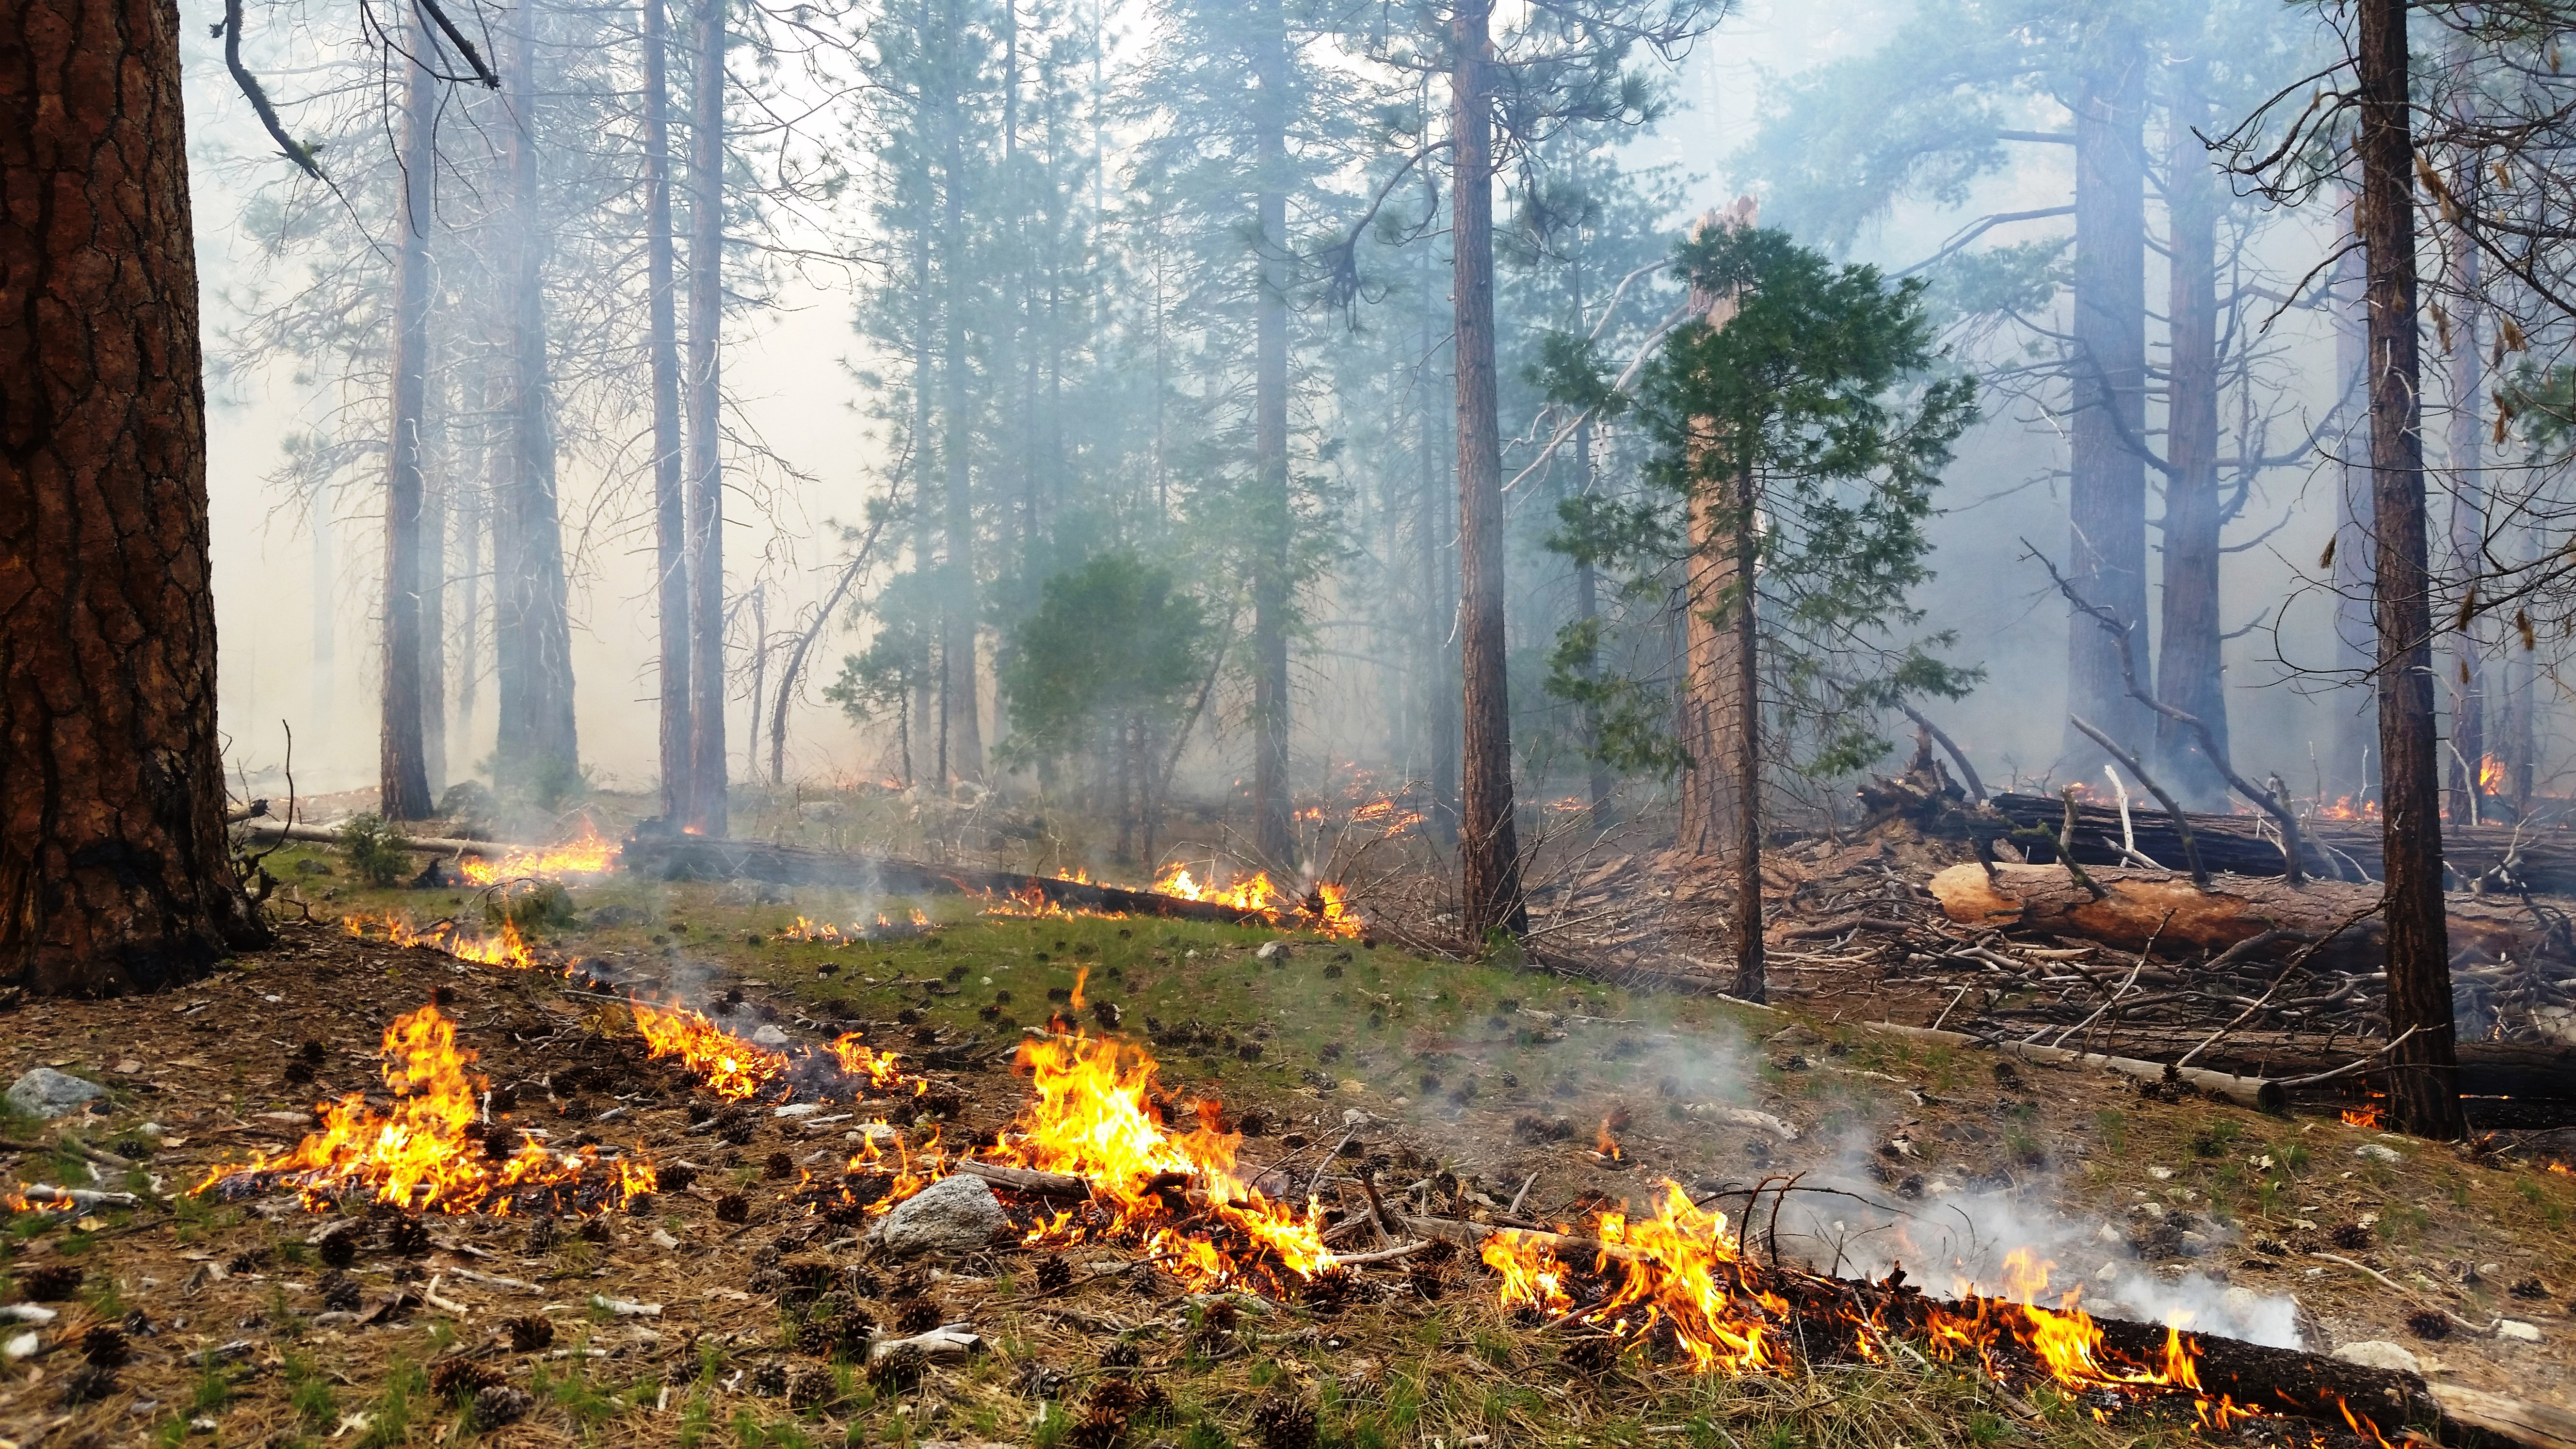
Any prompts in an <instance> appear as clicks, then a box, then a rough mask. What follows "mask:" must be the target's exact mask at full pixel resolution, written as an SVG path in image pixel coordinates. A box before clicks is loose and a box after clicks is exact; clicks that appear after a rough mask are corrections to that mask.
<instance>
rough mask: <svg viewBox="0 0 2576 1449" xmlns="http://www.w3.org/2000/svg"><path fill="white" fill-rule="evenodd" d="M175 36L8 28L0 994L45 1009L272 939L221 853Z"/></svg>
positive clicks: (171, 31) (140, 28) (21, 10)
mask: <svg viewBox="0 0 2576 1449" xmlns="http://www.w3.org/2000/svg"><path fill="white" fill-rule="evenodd" d="M178 27H179V15H178V11H177V8H176V7H175V6H174V5H172V4H170V3H168V0H26V3H24V4H21V5H19V6H17V7H15V8H14V9H13V11H12V14H11V19H10V21H9V23H8V24H6V25H0V545H5V546H0V980H6V981H11V982H14V983H16V984H19V985H22V986H25V987H27V988H29V989H30V990H32V991H35V992H38V993H41V994H84V995H88V994H102V995H104V994H114V993H118V992H122V991H128V990H148V989H152V988H156V987H161V986H167V985H169V984H171V983H173V982H177V981H182V980H185V979H188V978H189V977H192V976H194V975H196V974H197V973H198V972H200V971H201V970H202V969H203V968H204V967H205V966H206V965H207V964H208V963H209V962H212V961H214V960H216V959H218V958H220V957H221V956H222V955H223V954H224V953H225V952H226V951H227V950H229V949H232V948H236V947H247V946H251V945H255V944H258V943H259V942H260V941H261V940H262V939H263V938H264V937H265V934H266V933H265V931H264V929H263V928H262V927H261V926H260V924H259V922H258V921H257V919H256V918H255V917H254V916H253V914H252V913H251V910H250V907H249V905H248V904H247V903H246V902H245V901H244V900H243V898H242V896H241V894H240V892H239V891H238V890H237V889H235V887H234V881H233V874H232V869H231V866H230V864H229V862H228V861H227V860H226V857H225V850H224V830H223V808H224V788H223V761H222V758H221V754H220V748H219V745H218V743H217V738H216V733H215V604H214V593H213V588H212V582H211V579H210V575H209V561H208V558H207V521H206V436H205V395H204V391H203V386H202V383H201V380H200V379H201V376H202V372H201V364H200V357H199V352H198V332H197V272H196V260H195V254H194V251H193V244H194V243H193V236H192V225H191V221H190V217H189V208H188V177H187V156H186V150H185V143H184V136H183V132H182V127H181V119H180V99H179V36H178Z"/></svg>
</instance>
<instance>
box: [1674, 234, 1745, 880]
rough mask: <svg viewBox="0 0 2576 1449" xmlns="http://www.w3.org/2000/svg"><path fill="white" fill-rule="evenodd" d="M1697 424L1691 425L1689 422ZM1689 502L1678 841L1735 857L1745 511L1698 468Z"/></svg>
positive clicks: (1741, 751) (1711, 321) (1727, 310)
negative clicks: (1706, 480) (1685, 760)
mask: <svg viewBox="0 0 2576 1449" xmlns="http://www.w3.org/2000/svg"><path fill="white" fill-rule="evenodd" d="M1753 223H1754V211H1753V205H1752V202H1751V201H1750V200H1749V199H1739V200H1737V201H1736V203H1735V204H1734V205H1733V206H1731V207H1729V208H1728V209H1727V210H1726V211H1724V212H1716V211H1711V212H1708V213H1707V214H1705V215H1703V216H1702V217H1701V218H1700V219H1699V226H1698V231H1699V232H1700V233H1701V234H1702V235H1705V234H1706V233H1708V232H1710V231H1713V230H1717V229H1720V228H1724V229H1730V230H1731V229H1736V228H1741V227H1748V226H1751V225H1753ZM1735 306H1736V299H1735V296H1734V294H1733V293H1731V292H1730V293H1726V294H1723V295H1721V294H1717V293H1712V292H1707V291H1702V290H1700V289H1698V288H1696V287H1694V288H1693V289H1692V290H1691V294H1690V310H1691V315H1692V316H1693V317H1695V318H1697V319H1699V320H1700V321H1702V322H1705V323H1706V324H1707V325H1709V326H1710V327H1724V326H1725V325H1726V324H1727V322H1728V321H1729V320H1730V319H1731V318H1733V317H1734V316H1735ZM1695 426H1697V425H1695ZM1715 443H1716V439H1715V438H1714V437H1713V436H1709V435H1706V434H1704V433H1698V432H1695V433H1694V437H1693V443H1692V446H1693V448H1694V451H1695V452H1697V451H1704V450H1706V449H1707V448H1709V447H1712V446H1714V445H1715ZM1691 473H1692V479H1693V484H1692V488H1691V494H1690V499H1689V502H1688V505H1687V516H1688V520H1689V524H1688V526H1689V530H1690V555H1689V557H1688V558H1687V559H1685V560H1684V562H1683V569H1684V577H1685V579H1686V581H1687V584H1686V587H1685V589H1684V592H1683V599H1682V644H1683V651H1684V653H1683V658H1684V666H1685V672H1684V674H1683V686H1682V690H1681V695H1680V703H1681V719H1680V721H1679V723H1680V729H1679V730H1678V731H1677V736H1678V738H1679V740H1680V742H1681V747H1682V750H1683V753H1684V754H1685V755H1686V756H1687V757H1688V759H1689V761H1690V763H1689V765H1688V767H1687V768H1685V769H1684V770H1683V771H1682V777H1681V824H1680V829H1679V832H1678V837H1677V839H1676V841H1675V844H1676V845H1677V846H1678V847H1679V848H1680V849H1682V850H1684V851H1687V852H1689V853H1690V854H1692V855H1701V856H1710V857H1716V856H1724V855H1731V854H1733V853H1734V851H1735V849H1736V847H1737V843H1738V842H1739V841H1740V840H1742V838H1743V836H1744V830H1745V818H1746V812H1747V809H1748V808H1749V805H1750V802H1748V801H1747V800H1746V799H1745V797H1744V793H1743V782H1742V779H1741V771H1740V770H1739V769H1738V767H1737V766H1738V762H1739V761H1740V760H1742V759H1743V758H1744V755H1745V750H1746V747H1747V746H1746V739H1747V731H1748V729H1749V727H1750V726H1751V724H1752V721H1751V720H1749V719H1748V718H1747V717H1746V714H1745V710H1744V707H1743V702H1744V699H1745V690H1744V685H1743V680H1744V679H1745V677H1746V676H1747V675H1748V674H1749V673H1750V672H1751V671H1752V667H1753V656H1752V654H1751V653H1750V652H1749V651H1747V650H1746V648H1745V647H1744V646H1745V635H1744V632H1743V631H1742V630H1741V629H1739V628H1737V627H1736V625H1737V618H1736V615H1737V612H1738V610H1739V608H1740V607H1742V606H1744V605H1746V604H1748V603H1749V602H1750V599H1749V596H1748V593H1747V586H1748V580H1747V575H1746V571H1745V567H1744V552H1745V551H1744V550H1743V549H1742V548H1741V547H1739V546H1738V545H1739V543H1740V542H1741V541H1742V540H1741V539H1740V538H1739V537H1738V535H1739V534H1740V532H1741V531H1742V523H1743V520H1745V519H1746V518H1748V517H1750V515H1751V510H1750V509H1748V508H1745V507H1744V506H1743V500H1742V499H1741V497H1740V496H1739V493H1738V490H1737V489H1736V488H1735V487H1733V486H1729V487H1727V488H1710V487H1707V486H1705V485H1704V483H1703V482H1702V481H1701V479H1700V476H1699V474H1700V469H1699V467H1698V465H1697V464H1696V463H1695V464H1694V466H1693V468H1692V470H1691Z"/></svg>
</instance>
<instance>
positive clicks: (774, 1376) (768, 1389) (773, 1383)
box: [747, 1359, 787, 1399]
mask: <svg viewBox="0 0 2576 1449" xmlns="http://www.w3.org/2000/svg"><path fill="white" fill-rule="evenodd" d="M747 1387H749V1388H750V1390H751V1391H752V1392H753V1393H754V1394H757V1395H759V1396H760V1397H761V1398H764V1399H774V1398H777V1397H778V1396H780V1395H781V1394H784V1393H786V1392H787V1365H785V1364H783V1363H779V1362H777V1361H776V1360H774V1359H773V1360H771V1361H770V1362H768V1363H765V1364H762V1365H761V1366H760V1367H758V1368H756V1369H753V1370H752V1371H751V1380H750V1383H749V1384H748V1385H747Z"/></svg>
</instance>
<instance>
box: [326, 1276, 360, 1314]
mask: <svg viewBox="0 0 2576 1449" xmlns="http://www.w3.org/2000/svg"><path fill="white" fill-rule="evenodd" d="M319 1286H320V1288H321V1289H322V1307H323V1309H324V1311H326V1312H331V1313H355V1312H357V1311H358V1308H359V1305H361V1304H363V1303H365V1302H366V1295H365V1294H364V1293H362V1292H361V1291H360V1290H359V1288H358V1280H357V1279H355V1278H352V1277H350V1276H349V1275H348V1274H346V1273H342V1272H340V1271H338V1270H336V1269H335V1270H333V1271H331V1272H328V1273H325V1274H323V1275H322V1282H321V1283H320V1285H319Z"/></svg>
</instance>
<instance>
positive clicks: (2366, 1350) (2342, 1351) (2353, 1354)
mask: <svg viewBox="0 0 2576 1449" xmlns="http://www.w3.org/2000/svg"><path fill="white" fill-rule="evenodd" d="M2334 1356H2335V1357H2337V1358H2339V1359H2342V1360H2343V1361H2344V1362H2345V1363H2357V1364H2359V1365H2361V1366H2362V1367H2363V1368H2369V1369H2380V1370H2383V1371H2385V1372H2388V1373H2400V1374H2420V1373H2422V1372H2423V1371H2424V1365H2423V1361H2422V1360H2420V1359H2418V1358H2416V1357H2415V1353H2414V1351H2413V1350H2412V1349H2409V1348H2407V1347H2406V1346H2405V1345H2404V1344H2401V1343H2390V1342H2389V1341H2388V1340H2386V1339H2384V1338H2366V1339H2363V1340H2362V1341H2361V1342H2359V1343H2347V1344H2345V1345H2344V1346H2343V1347H2341V1348H2339V1349H2336V1350H2335V1354H2334Z"/></svg>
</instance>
